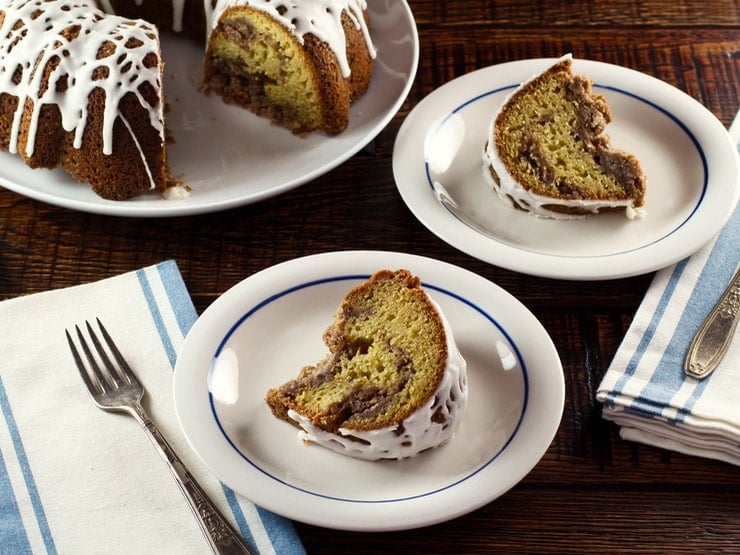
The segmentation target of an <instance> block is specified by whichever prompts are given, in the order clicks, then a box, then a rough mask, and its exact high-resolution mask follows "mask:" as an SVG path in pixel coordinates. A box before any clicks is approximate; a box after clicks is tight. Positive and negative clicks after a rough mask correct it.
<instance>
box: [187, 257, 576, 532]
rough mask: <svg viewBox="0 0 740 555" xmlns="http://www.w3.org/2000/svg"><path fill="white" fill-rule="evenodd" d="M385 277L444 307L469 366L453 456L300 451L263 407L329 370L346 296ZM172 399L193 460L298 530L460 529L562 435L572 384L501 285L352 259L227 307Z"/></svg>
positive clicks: (193, 338) (444, 451)
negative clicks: (460, 522) (377, 457)
mask: <svg viewBox="0 0 740 555" xmlns="http://www.w3.org/2000/svg"><path fill="white" fill-rule="evenodd" d="M381 268H389V269H398V268H408V269H409V270H410V271H412V272H413V273H414V274H416V275H418V276H420V277H421V278H422V281H423V284H424V287H425V288H426V290H427V291H428V292H429V293H430V295H431V296H432V297H433V298H434V299H435V300H436V301H437V302H438V303H439V304H440V305H441V306H442V308H443V310H444V312H445V314H446V316H447V318H448V320H449V322H450V325H451V326H452V329H453V330H454V334H455V339H456V341H457V344H458V347H459V348H460V351H461V352H462V354H463V356H464V357H465V358H466V360H467V362H468V380H469V388H470V399H469V406H468V409H467V411H466V413H465V416H464V420H463V422H462V423H461V426H460V429H459V431H458V432H457V434H456V435H455V436H454V437H453V438H452V440H451V441H450V442H448V443H447V444H446V445H444V446H441V447H438V448H436V449H433V450H430V451H427V452H425V453H422V454H420V455H419V456H417V457H414V458H411V459H407V460H403V461H380V462H368V461H363V460H358V459H352V458H350V457H347V456H344V455H340V454H337V453H334V452H333V451H330V450H328V449H325V448H323V447H319V446H316V445H304V444H303V443H300V442H299V441H298V438H297V430H296V429H295V428H294V427H293V426H291V425H290V424H287V423H285V422H283V421H280V420H278V419H276V418H275V417H274V416H273V415H272V413H271V412H270V410H269V408H268V407H267V405H266V404H265V402H264V397H265V393H266V392H267V390H268V389H269V388H271V387H275V386H277V385H280V384H281V383H283V382H285V381H287V380H288V379H290V378H292V377H295V375H297V373H298V371H299V370H300V368H301V367H303V366H304V365H306V364H311V363H314V362H317V361H318V360H319V359H320V358H323V356H324V355H325V354H326V352H327V350H326V347H325V346H324V344H323V343H322V340H321V336H322V333H323V331H324V329H325V328H326V327H327V326H328V325H329V324H330V323H331V321H332V316H333V314H334V311H335V310H336V308H337V307H338V306H339V304H340V302H341V300H342V298H343V297H344V295H345V294H346V293H347V292H348V291H349V289H351V288H352V287H353V286H355V285H357V284H358V283H361V282H362V281H364V280H365V279H367V277H368V276H369V275H370V274H372V273H373V272H375V271H376V270H379V269H381ZM174 400H175V409H176V411H177V415H178V418H179V421H180V424H181V426H182V429H183V430H184V433H185V435H186V437H187V439H188V441H189V442H190V444H191V445H192V447H193V449H194V450H195V451H196V452H197V453H198V455H199V456H200V457H201V458H202V459H203V461H204V462H205V464H206V465H207V466H208V467H209V468H210V469H211V470H212V471H213V473H214V474H215V475H216V476H217V477H218V478H219V479H220V480H221V481H223V482H224V483H225V484H226V485H228V486H230V487H231V488H232V489H233V490H235V491H236V492H238V493H240V494H242V495H244V496H245V497H247V498H248V499H250V500H251V501H253V502H254V503H256V504H257V505H260V506H262V507H264V508H266V509H270V510H271V511H273V512H276V513H279V514H281V515H284V516H286V517H289V518H291V519H295V520H299V521H303V522H307V523H311V524H316V525H319V526H325V527H329V528H337V529H348V530H375V531H379V530H396V529H406V528H412V527H417V526H423V525H428V524H433V523H435V522H439V521H443V520H446V519H450V518H453V517H455V516H458V515H461V514H464V513H466V512H468V511H471V510H473V509H475V508H477V507H480V506H481V505H483V504H485V503H488V502H490V501H491V500H493V499H495V498H497V497H498V496H500V495H501V494H503V493H504V492H506V491H507V490H508V489H509V488H511V487H512V486H514V485H515V484H516V483H517V482H519V481H520V480H521V479H522V478H523V477H524V476H525V475H526V474H527V473H528V472H529V471H530V470H531V469H532V468H533V467H534V466H535V465H536V464H537V462H538V461H539V460H540V458H541V457H542V455H543V454H544V453H545V451H546V450H547V448H548V446H549V445H550V442H551V441H552V439H553V437H554V435H555V432H556V431H557V428H558V425H559V423H560V418H561V416H562V410H563V401H564V381H563V374H562V367H561V364H560V360H559V358H558V355H557V352H556V350H555V347H554V346H553V344H552V341H551V340H550V337H549V336H548V335H547V333H546V332H545V330H544V328H543V327H542V325H541V324H540V323H539V322H538V321H537V320H536V319H535V317H534V316H533V315H532V314H531V313H530V312H529V311H528V310H527V309H526V308H525V307H524V306H523V305H522V304H520V303H519V302H518V301H517V300H516V299H514V298H513V297H512V296H511V295H509V294H508V293H506V292H505V291H504V290H502V289H501V288H499V287H498V286H496V285H494V284H493V283H491V282H489V281H487V280H485V279H483V278H482V277H480V276H478V275H476V274H473V273H471V272H469V271H467V270H463V269H461V268H459V267H456V266H452V265H449V264H446V263H441V262H438V261H435V260H431V259H427V258H422V257H418V256H413V255H407V254H401V253H389V252H375V251H371V252H368V251H348V252H334V253H325V254H319V255H314V256H309V257H306V258H299V259H295V260H292V261H289V262H285V263H282V264H279V265H277V266H273V267H271V268H268V269H266V270H263V271H261V272H259V273H256V274H254V275H252V276H250V277H248V278H247V279H245V280H244V281H242V282H241V283H239V284H238V285H236V286H235V287H233V288H232V289H230V290H228V291H227V292H226V293H224V294H223V295H222V296H221V297H219V298H218V299H217V300H216V301H215V302H214V303H213V304H212V305H211V306H210V307H209V308H208V309H207V310H206V311H205V312H204V313H203V315H202V316H201V317H200V318H199V319H198V321H197V322H196V323H195V325H194V326H193V328H192V330H191V331H190V333H189V334H188V336H187V338H186V340H185V343H184V345H183V347H182V349H181V351H180V353H179V356H178V361H177V365H176V368H175V377H174Z"/></svg>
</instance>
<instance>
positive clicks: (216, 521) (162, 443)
mask: <svg viewBox="0 0 740 555" xmlns="http://www.w3.org/2000/svg"><path fill="white" fill-rule="evenodd" d="M132 412H133V414H134V417H135V418H136V419H137V420H138V421H139V423H140V424H141V425H142V426H143V428H144V429H145V430H146V431H147V433H148V435H149V438H150V439H151V440H152V443H154V445H155V447H156V448H157V451H159V454H160V455H161V456H162V458H163V459H164V461H165V462H166V463H167V467H168V468H169V469H170V472H171V473H172V475H173V476H174V477H175V480H176V481H177V485H178V486H179V487H180V491H182V493H183V495H184V496H185V499H187V500H188V504H189V505H190V510H191V511H192V512H193V514H194V515H195V517H196V519H197V520H198V524H199V525H200V529H201V530H202V532H203V534H204V535H205V537H206V539H207V540H208V543H210V545H211V548H212V549H213V551H214V553H223V554H238V553H244V554H248V555H254V552H253V551H252V550H250V548H249V547H248V546H247V545H246V544H245V543H244V540H243V539H242V537H241V535H240V534H239V533H238V532H237V531H236V530H235V529H234V528H233V527H232V526H231V524H229V522H228V521H227V520H226V518H225V517H224V516H223V514H221V512H220V511H219V510H218V509H217V508H216V506H215V505H214V504H213V503H212V502H211V500H210V499H209V498H208V495H207V494H206V492H205V491H203V489H202V488H201V487H200V485H199V484H198V482H196V481H195V478H193V475H192V474H190V472H189V471H188V469H187V468H185V465H184V464H183V463H182V461H181V460H180V458H179V457H178V456H177V454H176V453H175V451H174V450H173V449H172V447H170V444H169V443H167V440H166V439H165V438H164V436H163V435H162V434H161V433H160V431H159V429H158V428H157V427H156V426H155V425H154V423H153V422H152V421H151V419H150V418H149V417H148V416H147V414H146V412H144V410H143V409H142V408H141V406H136V407H134V410H133V411H132Z"/></svg>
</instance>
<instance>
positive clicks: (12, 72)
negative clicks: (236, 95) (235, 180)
mask: <svg viewBox="0 0 740 555" xmlns="http://www.w3.org/2000/svg"><path fill="white" fill-rule="evenodd" d="M161 83H162V64H161V61H160V52H159V39H158V34H157V29H156V28H155V27H154V26H153V25H151V24H149V23H146V22H144V21H131V20H127V19H123V18H121V17H117V16H111V15H108V14H104V13H103V12H102V11H100V10H97V9H95V4H94V2H92V1H91V0H76V1H72V0H51V1H42V0H0V149H2V150H7V151H10V152H11V153H18V154H19V155H20V156H21V157H22V158H23V160H24V161H25V162H26V164H27V165H29V166H30V167H32V168H55V167H57V166H62V167H63V168H64V169H66V170H67V172H69V173H70V174H71V175H72V176H73V177H74V178H75V179H77V180H79V181H82V182H86V183H89V184H90V185H91V186H92V188H93V190H94V191H95V192H96V193H98V194H99V195H100V196H102V197H105V198H109V199H116V200H118V199H125V198H128V197H131V196H134V195H138V194H140V193H142V192H144V191H146V190H149V189H158V188H163V187H164V186H165V184H166V180H167V162H166V155H165V149H164V119H163V103H162V98H161Z"/></svg>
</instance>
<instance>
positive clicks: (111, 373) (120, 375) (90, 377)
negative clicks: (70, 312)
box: [65, 318, 137, 392]
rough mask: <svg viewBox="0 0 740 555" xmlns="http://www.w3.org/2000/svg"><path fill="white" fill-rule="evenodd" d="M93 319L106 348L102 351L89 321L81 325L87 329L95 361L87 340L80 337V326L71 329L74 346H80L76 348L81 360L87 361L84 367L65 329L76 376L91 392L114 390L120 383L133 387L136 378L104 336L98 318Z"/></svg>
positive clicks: (82, 335)
mask: <svg viewBox="0 0 740 555" xmlns="http://www.w3.org/2000/svg"><path fill="white" fill-rule="evenodd" d="M95 320H96V322H97V324H98V328H99V329H100V334H101V335H102V336H103V340H104V342H105V345H106V346H107V350H106V348H105V347H104V346H103V344H102V343H101V341H100V339H98V334H97V333H96V332H95V330H94V329H93V327H92V325H91V324H90V322H89V321H86V322H85V326H86V328H87V333H88V336H89V338H90V341H91V342H92V344H93V347H94V348H95V353H96V354H97V358H96V355H95V354H94V353H93V351H92V349H91V348H90V345H89V344H88V341H87V340H86V339H85V335H84V334H83V332H82V330H81V329H80V327H79V326H75V330H76V332H77V340H78V343H79V344H80V347H81V348H82V351H83V352H84V354H85V358H86V359H87V362H88V364H85V362H84V361H83V359H82V356H81V355H80V352H79V350H78V349H77V347H76V345H75V343H74V341H73V339H72V336H71V334H70V333H69V330H65V333H66V335H67V342H68V343H69V348H70V350H71V351H72V356H73V357H74V360H75V363H76V364H77V368H78V369H79V370H80V374H82V378H83V380H84V381H85V384H86V385H87V387H88V388H89V389H90V391H91V392H93V391H98V392H102V391H105V390H106V389H107V388H108V387H117V386H120V385H122V384H134V383H135V382H137V380H136V376H135V375H134V373H133V371H132V370H131V367H130V366H129V365H128V363H127V362H126V359H124V358H123V355H122V354H121V351H120V350H119V349H118V347H117V346H116V344H115V343H114V342H113V339H112V338H111V336H110V334H109V333H108V330H107V329H106V328H105V326H104V325H103V323H102V322H101V321H100V319H99V318H96V319H95ZM111 355H112V357H113V359H114V360H115V362H116V364H114V363H113V360H111ZM98 361H100V362H102V366H101V364H99V362H98ZM103 368H105V370H106V371H103Z"/></svg>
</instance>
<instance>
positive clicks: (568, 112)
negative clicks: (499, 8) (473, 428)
mask: <svg viewBox="0 0 740 555" xmlns="http://www.w3.org/2000/svg"><path fill="white" fill-rule="evenodd" d="M571 64H572V58H571V56H570V55H567V56H564V57H563V58H561V59H560V60H558V61H557V62H556V63H555V64H554V65H552V66H550V67H549V68H547V69H546V70H545V71H543V72H542V73H540V74H539V75H537V76H535V77H534V78H532V79H531V80H529V81H527V82H526V83H523V84H522V85H521V86H520V87H519V88H518V89H517V90H516V91H514V93H512V94H511V95H510V96H509V98H508V99H507V100H506V101H505V102H504V104H503V105H502V106H501V108H500V109H499V110H498V111H497V112H496V113H495V114H494V115H493V117H492V119H491V124H490V128H489V132H488V136H487V139H486V144H485V146H484V149H483V174H484V176H485V178H486V180H487V182H488V184H489V185H490V187H491V188H492V189H493V190H494V191H496V193H497V194H498V195H499V197H501V199H502V200H504V202H506V203H507V204H509V205H511V206H514V207H516V208H519V209H522V210H526V211H528V212H530V213H531V214H532V215H534V216H540V217H545V218H556V219H568V218H577V217H583V216H584V215H587V214H598V213H602V212H611V211H623V212H624V213H625V214H626V215H627V216H628V217H630V218H634V217H635V216H636V215H638V214H639V213H640V207H642V206H643V205H644V202H645V188H646V178H645V175H644V174H643V172H642V169H641V166H640V163H639V161H638V160H637V158H636V157H635V156H634V155H632V154H629V153H626V152H624V151H622V150H619V149H616V148H614V147H613V146H612V144H611V140H610V138H609V136H608V135H607V133H606V126H607V124H608V123H609V122H610V121H611V119H612V115H611V110H610V109H609V106H608V104H607V102H606V98H604V96H602V95H600V94H596V93H594V92H593V91H592V83H591V81H590V79H589V78H588V77H586V76H583V75H574V74H573V73H572V71H571Z"/></svg>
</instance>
